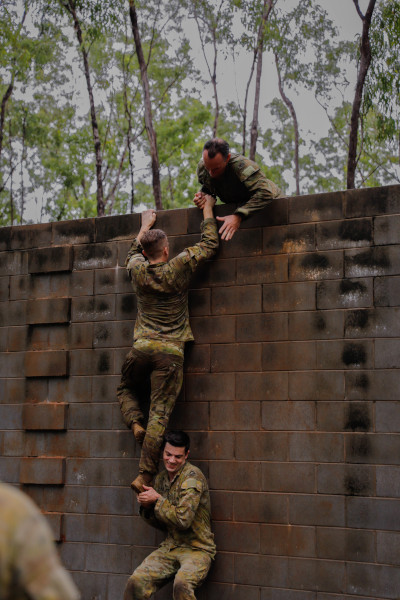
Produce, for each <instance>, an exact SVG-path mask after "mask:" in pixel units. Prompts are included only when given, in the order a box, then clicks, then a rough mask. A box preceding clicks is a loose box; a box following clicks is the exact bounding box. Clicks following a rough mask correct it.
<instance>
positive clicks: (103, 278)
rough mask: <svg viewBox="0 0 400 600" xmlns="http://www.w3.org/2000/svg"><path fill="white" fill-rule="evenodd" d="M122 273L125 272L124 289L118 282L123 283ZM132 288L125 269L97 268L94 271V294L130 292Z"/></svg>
mask: <svg viewBox="0 0 400 600" xmlns="http://www.w3.org/2000/svg"><path fill="white" fill-rule="evenodd" d="M120 273H123V274H124V280H125V281H124V285H123V286H122V288H123V289H121V290H120V289H119V285H118V283H119V282H121V283H122V278H121V275H119V274H120ZM131 289H132V285H131V282H130V281H129V278H128V275H127V272H126V270H125V269H116V268H113V269H96V270H95V271H94V295H95V296H98V295H99V294H115V292H130V291H131Z"/></svg>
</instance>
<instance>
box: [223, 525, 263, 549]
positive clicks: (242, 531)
mask: <svg viewBox="0 0 400 600" xmlns="http://www.w3.org/2000/svg"><path fill="white" fill-rule="evenodd" d="M213 529H214V535H215V542H216V544H217V547H218V549H219V550H222V551H223V550H225V551H228V552H239V553H242V552H252V553H258V552H259V550H260V525H259V524H258V523H257V524H255V523H245V524H244V523H229V522H226V521H225V522H221V521H219V522H217V523H215V524H214V527H213Z"/></svg>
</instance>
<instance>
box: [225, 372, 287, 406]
mask: <svg viewBox="0 0 400 600" xmlns="http://www.w3.org/2000/svg"><path fill="white" fill-rule="evenodd" d="M287 397H288V375H287V373H283V372H275V373H272V372H269V373H237V374H236V399H237V400H249V399H250V400H286V399H287Z"/></svg>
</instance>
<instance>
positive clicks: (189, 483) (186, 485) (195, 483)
mask: <svg viewBox="0 0 400 600" xmlns="http://www.w3.org/2000/svg"><path fill="white" fill-rule="evenodd" d="M181 488H182V489H183V490H189V489H195V490H197V491H198V492H201V489H202V485H201V481H199V480H198V479H195V478H194V477H189V479H185V481H184V482H183V483H182V485H181Z"/></svg>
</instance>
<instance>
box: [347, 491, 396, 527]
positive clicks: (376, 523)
mask: <svg viewBox="0 0 400 600" xmlns="http://www.w3.org/2000/svg"><path fill="white" fill-rule="evenodd" d="M346 503H347V524H346V525H347V527H356V528H359V529H373V530H376V529H377V530H379V529H387V530H389V531H400V518H399V516H400V500H398V499H396V500H392V499H381V498H357V497H349V498H347V499H346Z"/></svg>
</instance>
